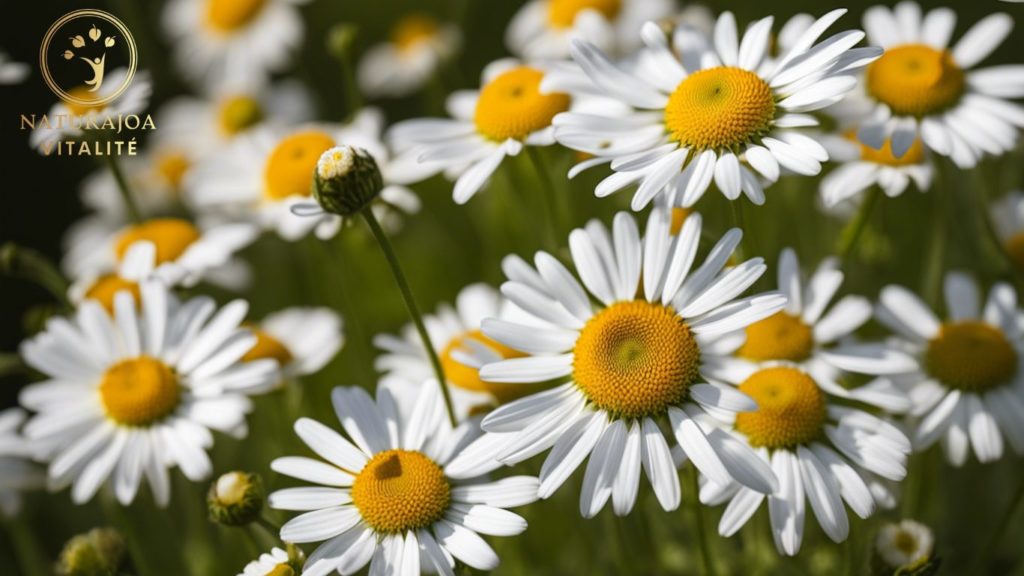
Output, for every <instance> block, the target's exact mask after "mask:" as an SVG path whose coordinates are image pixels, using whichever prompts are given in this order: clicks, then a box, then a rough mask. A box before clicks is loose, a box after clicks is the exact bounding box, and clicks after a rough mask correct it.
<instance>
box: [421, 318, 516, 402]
mask: <svg viewBox="0 0 1024 576" xmlns="http://www.w3.org/2000/svg"><path fill="white" fill-rule="evenodd" d="M470 340H475V341H476V342H477V343H479V344H483V345H484V346H486V347H488V348H490V349H491V350H494V351H495V352H497V353H498V354H500V355H501V357H502V358H504V359H509V358H522V357H523V356H525V354H523V353H522V352H519V351H518V350H513V349H512V348H509V347H508V346H505V345H504V344H502V343H500V342H497V341H495V340H492V339H490V338H488V337H487V336H485V335H484V333H483V332H481V331H480V330H471V331H469V332H466V333H465V334H462V335H460V336H457V337H455V338H452V339H451V340H450V341H449V342H448V345H447V346H445V348H444V350H442V351H441V366H442V367H443V368H444V376H445V378H447V379H448V381H449V382H451V383H452V384H454V385H455V386H458V387H459V388H462V389H463V390H472V391H474V392H488V393H490V394H491V395H493V396H494V397H495V398H496V399H497V400H498V402H500V403H502V404H503V403H505V402H510V401H512V400H515V399H516V398H518V397H520V396H522V395H524V394H530V393H533V392H535V390H534V388H533V387H532V386H524V385H522V384H503V383H498V382H484V381H483V380H481V379H480V372H479V371H478V370H477V369H476V368H471V367H469V366H466V365H465V364H463V363H461V362H459V361H458V360H456V359H455V358H453V357H452V353H453V352H455V351H456V350H461V351H463V352H470V351H471V350H472V348H471V347H470V345H469V341H470Z"/></svg>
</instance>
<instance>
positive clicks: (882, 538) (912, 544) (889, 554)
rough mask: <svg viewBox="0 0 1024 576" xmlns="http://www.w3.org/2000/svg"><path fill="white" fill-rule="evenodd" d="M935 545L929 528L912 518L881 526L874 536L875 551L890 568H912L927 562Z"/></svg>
mask: <svg viewBox="0 0 1024 576" xmlns="http://www.w3.org/2000/svg"><path fill="white" fill-rule="evenodd" d="M934 545H935V536H934V535H933V534H932V531H931V529H930V528H928V527H927V526H925V525H924V524H921V523H920V522H915V521H913V520H901V521H900V522H898V523H889V524H886V525H885V526H882V529H881V530H879V531H878V536H877V537H876V538H875V552H876V553H877V554H878V556H879V557H880V558H881V560H882V561H883V562H885V564H886V565H887V566H888V567H889V568H892V569H897V570H899V569H901V568H902V569H905V570H906V569H909V570H913V569H914V568H918V567H920V566H922V565H923V564H925V563H926V562H928V559H929V558H930V557H931V555H932V548H933V547H934Z"/></svg>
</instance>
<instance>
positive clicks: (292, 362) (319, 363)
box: [242, 307, 345, 381]
mask: <svg viewBox="0 0 1024 576" xmlns="http://www.w3.org/2000/svg"><path fill="white" fill-rule="evenodd" d="M249 329H250V330H252V331H253V332H254V333H255V334H256V345H255V346H253V347H252V349H250V350H249V351H248V352H246V353H245V356H243V357H242V361H243V362H251V361H253V360H259V359H262V358H271V359H273V360H275V361H277V363H278V366H279V367H280V370H281V376H282V378H283V380H285V381H287V380H289V379H293V378H297V377H300V376H308V375H310V374H315V373H316V372H318V371H320V369H321V368H323V367H324V366H326V365H327V363H328V362H330V361H331V359H333V358H334V356H335V355H337V353H338V351H339V350H341V346H342V344H344V342H345V336H344V334H343V333H342V321H341V317H340V316H338V314H337V313H336V312H334V311H333V310H331V309H329V308H311V307H310V308H300V307H294V308H286V309H284V310H281V311H279V312H274V313H272V314H268V315H267V316H266V317H265V318H264V319H263V320H261V321H260V322H259V324H258V325H253V326H249Z"/></svg>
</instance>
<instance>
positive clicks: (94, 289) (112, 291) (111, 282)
mask: <svg viewBox="0 0 1024 576" xmlns="http://www.w3.org/2000/svg"><path fill="white" fill-rule="evenodd" d="M122 290H127V291H129V292H131V294H132V297H134V298H135V301H136V302H138V301H139V285H138V284H136V283H135V282H132V281H131V280H125V279H124V278H121V277H120V276H118V275H117V274H105V275H103V276H100V277H99V278H97V279H96V281H95V282H93V284H92V286H90V287H89V289H88V290H86V291H85V297H86V298H87V299H89V300H95V301H97V302H99V303H100V305H101V306H103V307H104V308H106V310H107V312H110V313H113V312H114V295H116V294H117V293H118V292H121V291H122Z"/></svg>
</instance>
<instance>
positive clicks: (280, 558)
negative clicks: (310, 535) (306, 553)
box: [238, 547, 302, 576]
mask: <svg viewBox="0 0 1024 576" xmlns="http://www.w3.org/2000/svg"><path fill="white" fill-rule="evenodd" d="M301 570H302V567H301V566H296V565H294V564H293V563H292V562H291V561H290V559H289V558H288V553H287V552H285V551H284V550H282V549H280V548H277V547H274V548H273V549H272V550H271V551H270V552H264V553H263V554H260V557H259V558H257V559H256V560H253V561H252V562H249V563H248V564H246V565H245V568H244V569H243V570H242V571H241V572H240V573H239V574H238V576H295V575H296V574H299V573H300V571H301Z"/></svg>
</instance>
